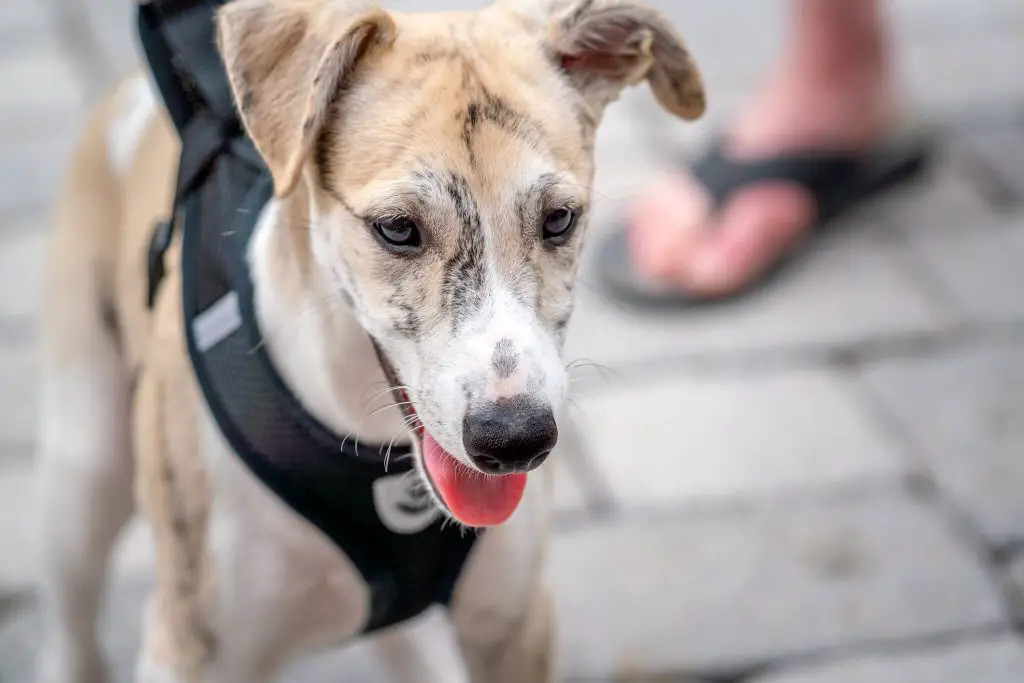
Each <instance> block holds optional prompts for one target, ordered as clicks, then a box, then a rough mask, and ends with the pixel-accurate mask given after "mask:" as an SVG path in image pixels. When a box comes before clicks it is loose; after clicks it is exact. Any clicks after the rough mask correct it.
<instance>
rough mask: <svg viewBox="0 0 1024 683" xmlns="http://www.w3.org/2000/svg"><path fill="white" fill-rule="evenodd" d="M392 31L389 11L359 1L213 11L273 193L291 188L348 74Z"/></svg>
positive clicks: (264, 3) (251, 2) (258, 3)
mask: <svg viewBox="0 0 1024 683" xmlns="http://www.w3.org/2000/svg"><path fill="white" fill-rule="evenodd" d="M394 37H395V24H394V20H393V19H392V18H391V16H390V15H389V14H388V13H387V12H385V11H384V10H382V9H379V8H378V7H376V4H375V3H373V2H369V1H363V0H351V1H348V2H343V3H331V2H322V1H319V2H317V1H315V0H235V1H234V2H230V3H227V4H226V5H224V7H223V8H221V10H220V11H219V12H218V15H217V45H218V48H219V49H220V53H221V57H222V58H223V60H224V64H225V67H226V68H227V72H228V79H229V80H230V81H231V89H232V91H233V93H234V97H235V102H236V104H237V106H238V110H239V114H240V116H241V118H242V122H243V123H244V125H245V128H246V131H247V132H248V134H249V136H250V137H251V138H252V141H253V143H255V145H256V147H257V149H259V151H260V154H261V155H262V156H263V159H264V161H266V163H267V166H268V168H269V169H270V173H271V175H272V176H273V179H274V192H275V194H276V195H277V196H279V197H281V196H284V195H287V194H289V193H291V191H292V190H294V189H295V185H296V184H297V183H298V180H299V177H300V175H301V172H302V168H303V165H304V164H305V163H306V160H307V159H308V158H309V154H310V151H311V150H312V148H313V146H314V143H315V141H316V138H317V136H318V135H319V134H320V131H321V130H322V128H323V124H324V118H325V117H326V115H327V113H328V112H329V111H330V108H331V103H332V102H333V101H334V99H335V98H336V97H338V96H339V93H340V91H341V90H342V89H343V87H344V85H345V82H346V80H348V79H349V78H350V77H351V76H352V74H353V73H354V71H355V69H356V67H357V66H358V64H359V63H360V61H362V60H364V59H365V58H366V57H367V55H368V54H369V53H370V52H371V50H374V49H377V48H381V47H383V46H387V45H390V44H391V43H392V42H393V41H394Z"/></svg>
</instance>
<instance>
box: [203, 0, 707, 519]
mask: <svg viewBox="0 0 1024 683" xmlns="http://www.w3.org/2000/svg"><path fill="white" fill-rule="evenodd" d="M218 42H219V46H220V50H221V54H222V56H223V58H224V62H225V64H226V65H227V69H228V73H229V76H230V80H231V85H232V88H233V90H234V94H235V98H236V103H237V106H238V110H239V112H240V114H241V117H242V119H243V121H244V124H245V127H246V130H247V132H248V133H249V135H250V136H251V138H252V140H253V141H254V143H255V144H256V146H257V147H258V149H259V151H260V153H261V154H262V156H263V158H264V159H265V161H266V163H267V165H268V167H269V169H270V172H271V174H272V176H273V181H274V186H275V192H276V194H277V196H278V197H287V196H289V195H292V194H293V193H295V192H296V188H297V187H299V186H300V184H301V186H302V187H303V188H308V190H306V191H304V196H303V199H302V201H306V198H305V194H308V202H309V207H310V208H309V211H310V223H311V224H312V227H313V229H312V232H311V237H310V238H309V239H310V250H311V251H312V253H313V257H314V258H313V261H314V262H315V263H316V267H317V268H320V269H322V270H323V274H324V276H325V277H326V278H327V281H329V282H331V283H332V285H331V286H332V287H333V288H334V290H335V292H336V295H337V296H338V297H341V298H343V299H345V300H346V301H347V302H348V304H349V305H350V307H351V308H352V310H353V311H354V314H355V316H356V317H357V318H358V320H359V321H360V323H361V324H362V325H363V326H364V327H365V329H366V330H367V332H369V333H370V334H371V335H372V336H373V337H374V338H375V339H376V340H377V341H378V343H379V344H380V346H381V347H382V348H383V350H384V351H385V354H386V356H387V357H388V359H389V360H390V362H391V363H392V364H393V366H394V369H395V370H396V372H397V375H398V376H399V377H400V378H401V381H402V382H404V383H405V385H406V388H407V389H408V393H409V396H410V399H411V401H412V403H413V405H414V406H415V410H416V413H417V415H418V417H419V419H420V420H421V422H422V424H423V426H424V428H425V430H424V434H423V444H422V446H423V447H422V448H421V449H420V453H419V463H420V465H421V467H422V471H424V473H425V474H426V475H427V478H428V480H429V481H430V483H431V484H432V489H433V491H434V493H435V494H437V496H438V497H439V498H440V500H441V502H442V503H443V504H444V506H445V507H446V508H447V510H448V512H450V513H451V514H452V515H453V516H455V517H456V518H457V519H459V520H460V521H462V522H464V523H466V524H470V525H487V524H493V523H497V522H500V521H502V520H504V519H505V518H507V517H508V516H509V515H510V514H511V512H512V511H513V510H514V508H515V506H516V504H517V503H518V500H519V497H520V495H521V493H522V488H523V485H524V482H525V476H526V475H525V473H526V472H527V471H528V470H530V469H532V468H533V467H535V466H537V465H538V464H540V463H541V462H542V461H543V460H544V458H545V457H546V455H547V454H548V452H550V450H551V449H552V447H553V446H554V445H555V441H556V438H557V422H556V415H557V413H558V411H559V409H560V408H561V405H562V403H563V401H564V399H565V397H566V393H567V379H566V371H565V368H564V365H563V363H562V361H561V353H560V352H561V346H562V341H563V335H564V331H565V329H566V326H567V324H568V322H569V316H570V313H571V311H572V308H573V285H574V281H575V278H576V270H577V261H578V259H579V254H580V247H581V245H582V243H583V239H584V233H585V225H586V222H587V212H588V208H589V191H588V188H589V186H590V183H591V179H592V171H593V169H592V148H593V141H594V135H595V132H596V128H597V125H598V122H599V121H600V119H601V115H602V111H603V109H604V107H605V105H607V104H608V103H609V102H611V101H613V100H614V99H616V98H617V96H618V94H619V92H620V91H621V90H622V88H624V87H626V86H629V85H632V84H635V83H638V82H640V81H643V80H646V81H647V82H648V83H649V85H650V86H651V88H652V90H653V92H654V94H655V96H656V97H657V99H658V101H659V102H660V103H661V105H662V106H663V107H664V108H665V109H667V110H668V111H670V112H672V113H673V114H675V115H677V116H679V117H682V118H685V119H693V118H696V117H698V116H700V115H701V113H702V112H703V110H704V96H703V87H702V83H701V79H700V76H699V74H698V71H697V69H696V67H695V65H694V63H693V61H692V60H691V58H690V56H689V54H688V52H687V51H686V48H685V47H684V45H683V43H682V40H681V39H680V37H679V36H678V35H677V33H676V31H675V30H674V29H673V28H672V27H671V26H670V25H669V24H668V23H667V22H666V21H665V19H664V18H663V17H661V16H660V15H659V14H658V13H656V12H655V11H653V10H652V9H650V8H647V7H645V6H643V5H642V4H640V3H638V2H636V1H634V0H499V1H498V2H496V3H494V4H493V5H491V6H489V7H487V8H485V9H482V10H480V11H478V12H464V13H425V14H400V13H393V12H388V11H385V10H383V9H380V8H378V7H376V6H375V5H373V4H372V3H370V2H365V1H362V0H290V1H289V0H237V1H236V2H233V3H230V4H228V5H226V6H225V8H224V9H223V10H222V11H221V13H220V15H219V18H218Z"/></svg>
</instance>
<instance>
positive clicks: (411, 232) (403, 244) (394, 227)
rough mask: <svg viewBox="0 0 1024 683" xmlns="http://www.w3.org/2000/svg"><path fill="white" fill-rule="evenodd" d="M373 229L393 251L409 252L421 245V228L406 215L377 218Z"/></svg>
mask: <svg viewBox="0 0 1024 683" xmlns="http://www.w3.org/2000/svg"><path fill="white" fill-rule="evenodd" d="M373 229H374V231H376V233H377V235H378V236H379V237H380V239H381V241H383V242H384V246H385V247H386V248H387V249H390V250H391V251H395V252H399V253H408V252H410V251H413V250H415V249H418V248H419V247H420V229H419V228H418V227H417V226H416V224H415V223H414V222H413V221H412V220H411V219H409V218H406V217H405V216H394V217H390V218H381V219H380V220H376V221H374V222H373Z"/></svg>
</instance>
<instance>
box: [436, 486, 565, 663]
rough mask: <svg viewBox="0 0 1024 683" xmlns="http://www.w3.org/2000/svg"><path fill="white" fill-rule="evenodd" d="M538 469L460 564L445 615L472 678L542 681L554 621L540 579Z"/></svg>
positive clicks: (542, 515)
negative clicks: (508, 515) (515, 505)
mask: <svg viewBox="0 0 1024 683" xmlns="http://www.w3.org/2000/svg"><path fill="white" fill-rule="evenodd" d="M546 476H547V475H546V474H542V473H538V474H537V475H535V476H534V479H535V480H536V481H531V486H530V488H529V489H528V491H527V498H526V499H525V500H524V501H523V503H522V505H521V506H520V509H519V510H518V511H517V512H516V514H515V516H513V518H512V519H511V520H509V522H507V523H506V524H505V525H504V526H501V527H496V528H494V529H489V530H488V531H487V533H486V534H485V536H484V537H483V538H482V539H481V540H480V541H479V542H478V543H477V549H476V550H475V551H474V555H473V557H472V558H471V561H470V563H469V564H468V565H467V567H466V569H465V570H464V574H463V577H462V579H461V581H460V584H459V586H458V589H457V594H456V600H455V603H454V605H453V614H452V616H453V621H454V624H455V629H456V632H457V634H458V638H459V642H460V644H461V646H462V649H463V652H464V656H465V658H466V661H467V663H468V665H469V668H470V671H471V672H472V676H471V680H472V681H473V683H549V682H550V681H552V680H553V676H554V669H555V664H554V649H555V644H554V628H553V626H552V622H553V619H552V612H551V609H550V605H549V601H548V595H547V591H546V589H545V586H544V581H543V573H542V572H543V556H544V552H543V550H544V546H545V544H546V541H547V539H546V535H547V521H546V520H547V514H546V506H547V499H546V491H545V484H547V482H546V481H545V480H544V478H545V477H546Z"/></svg>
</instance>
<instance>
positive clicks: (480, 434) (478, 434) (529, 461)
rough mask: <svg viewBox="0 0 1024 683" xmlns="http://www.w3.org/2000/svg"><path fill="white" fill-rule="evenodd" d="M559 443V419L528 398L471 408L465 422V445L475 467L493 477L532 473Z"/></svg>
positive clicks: (463, 434)
mask: <svg viewBox="0 0 1024 683" xmlns="http://www.w3.org/2000/svg"><path fill="white" fill-rule="evenodd" d="M556 441H558V425H557V424H555V415H554V413H553V412H552V410H551V408H550V407H549V406H547V405H543V404H540V403H538V402H537V401H534V400H530V399H529V398H527V397H525V396H514V397H512V398H506V399H500V400H498V401H495V402H491V403H484V404H482V405H480V406H478V407H473V408H470V410H469V411H468V412H467V413H466V416H465V417H464V418H463V419H462V443H463V445H464V446H465V447H466V452H467V453H468V454H469V457H470V458H472V460H473V463H474V464H475V465H476V466H477V467H479V468H480V469H481V470H483V471H484V472H487V473H489V474H511V473H513V472H528V471H530V470H532V469H534V468H535V467H537V466H539V465H540V464H541V463H542V462H544V460H545V459H546V458H547V457H548V454H549V453H551V449H552V448H554V447H555V442H556Z"/></svg>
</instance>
